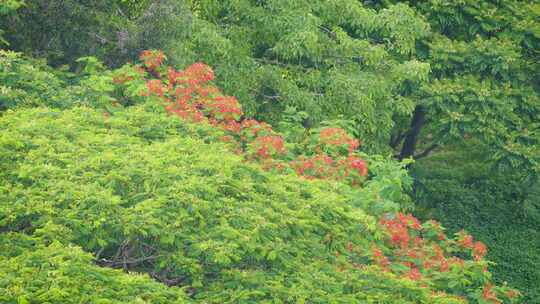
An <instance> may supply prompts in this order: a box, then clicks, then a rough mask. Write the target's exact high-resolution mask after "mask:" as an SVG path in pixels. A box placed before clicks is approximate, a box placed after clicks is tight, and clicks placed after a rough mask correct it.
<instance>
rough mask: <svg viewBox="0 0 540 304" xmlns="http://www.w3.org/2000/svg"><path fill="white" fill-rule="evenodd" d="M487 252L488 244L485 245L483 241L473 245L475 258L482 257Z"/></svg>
mask: <svg viewBox="0 0 540 304" xmlns="http://www.w3.org/2000/svg"><path fill="white" fill-rule="evenodd" d="M486 253H487V248H486V245H484V244H483V243H482V242H476V243H474V246H473V256H474V259H475V260H477V261H478V260H480V259H482V258H483V257H484V256H485V255H486Z"/></svg>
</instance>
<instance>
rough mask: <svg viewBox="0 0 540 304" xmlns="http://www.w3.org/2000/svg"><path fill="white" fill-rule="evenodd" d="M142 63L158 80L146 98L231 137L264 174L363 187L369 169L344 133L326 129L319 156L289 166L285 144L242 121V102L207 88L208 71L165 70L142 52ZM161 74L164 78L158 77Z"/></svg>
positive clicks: (264, 127) (197, 67) (201, 67)
mask: <svg viewBox="0 0 540 304" xmlns="http://www.w3.org/2000/svg"><path fill="white" fill-rule="evenodd" d="M140 59H141V60H142V61H143V66H144V67H145V68H146V69H147V71H148V72H149V74H150V75H151V76H153V77H155V78H154V79H148V80H147V82H146V87H147V88H146V91H145V92H144V93H143V94H142V95H143V96H155V97H158V98H159V99H160V100H161V101H162V102H163V103H164V105H165V109H166V110H167V111H168V112H169V113H174V114H176V115H178V116H180V117H181V118H183V119H186V120H189V121H191V122H203V121H206V122H208V123H210V124H211V125H213V126H215V127H217V128H220V129H221V130H223V131H225V132H226V133H227V137H225V138H226V140H227V141H228V142H231V141H236V142H237V144H238V145H236V146H237V147H244V149H246V150H244V151H243V153H244V154H246V155H247V156H249V157H250V158H252V159H255V160H258V161H260V162H261V163H262V164H263V167H264V168H267V169H272V168H276V169H279V170H282V169H283V168H285V167H290V168H293V169H294V170H295V171H296V172H297V173H298V174H299V175H301V176H304V177H306V178H321V179H322V178H334V179H344V178H346V179H347V180H349V181H350V182H351V184H353V185H359V184H360V183H361V182H362V181H363V179H365V177H366V176H367V174H368V168H367V163H366V162H365V161H364V160H362V159H361V158H359V157H357V156H355V155H354V151H355V150H356V149H357V148H358V147H359V145H360V144H359V142H358V141H357V140H355V139H353V138H352V137H351V136H349V135H348V134H347V132H345V130H343V129H340V128H323V129H322V130H321V131H320V133H319V142H318V143H317V144H316V145H315V149H314V150H315V152H317V153H318V154H317V155H316V156H311V157H308V156H300V157H298V158H297V159H296V160H294V161H292V162H286V161H285V160H284V159H283V158H284V157H285V155H286V154H287V150H286V148H285V142H284V140H283V138H282V137H281V136H280V135H278V134H277V133H276V132H274V131H273V130H272V127H271V126H270V125H268V124H266V123H262V122H258V121H256V120H253V119H248V120H242V115H243V111H242V106H241V105H240V103H239V102H238V100H237V99H236V98H235V97H233V96H225V95H223V94H222V93H221V91H220V90H219V89H218V88H216V87H215V86H213V85H211V84H210V83H209V82H210V81H212V80H213V79H214V72H213V71H212V69H211V68H210V67H209V66H207V65H205V64H203V63H195V64H193V65H191V66H189V67H187V68H186V69H185V70H183V71H177V70H175V69H173V68H170V67H169V68H168V69H165V68H164V67H163V66H162V64H163V61H164V60H165V56H164V55H163V53H162V52H160V51H144V52H143V53H142V54H141V56H140ZM160 71H166V72H163V73H161V74H160ZM162 74H164V75H162ZM164 82H165V83H164ZM343 154H345V156H344V155H343Z"/></svg>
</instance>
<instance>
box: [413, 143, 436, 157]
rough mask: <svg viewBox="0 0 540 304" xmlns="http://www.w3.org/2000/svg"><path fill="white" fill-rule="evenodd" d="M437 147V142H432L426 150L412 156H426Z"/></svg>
mask: <svg viewBox="0 0 540 304" xmlns="http://www.w3.org/2000/svg"><path fill="white" fill-rule="evenodd" d="M438 147H439V145H438V144H433V145H431V146H429V148H427V149H426V150H424V152H422V153H419V154H416V155H414V156H413V158H414V159H420V158H423V157H426V156H428V155H429V154H430V153H431V152H433V150H435V149H437V148H438Z"/></svg>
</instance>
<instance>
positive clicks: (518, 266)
mask: <svg viewBox="0 0 540 304" xmlns="http://www.w3.org/2000/svg"><path fill="white" fill-rule="evenodd" d="M469 142H470V143H468V144H467V145H459V146H455V147H453V148H452V149H447V150H446V151H445V152H444V153H441V154H440V155H436V156H435V155H434V156H433V157H431V158H428V159H425V160H422V161H419V162H418V163H417V164H415V166H414V168H413V171H412V172H413V175H414V177H415V179H416V183H415V184H416V186H415V189H416V191H415V195H414V199H415V201H416V202H417V204H418V208H417V211H418V214H419V215H421V216H422V217H423V218H436V219H437V220H440V221H441V222H442V224H443V225H444V226H445V227H447V228H448V231H449V232H452V233H453V232H457V231H459V230H460V229H462V227H467V230H469V231H470V232H471V233H472V234H473V235H475V236H476V237H477V238H478V239H480V240H482V241H483V242H485V243H486V244H489V248H490V250H489V252H488V255H487V256H488V259H489V260H491V261H493V262H494V263H495V264H494V265H493V268H492V269H493V275H494V279H495V280H496V281H497V282H499V283H503V282H504V281H506V282H508V284H510V285H512V286H514V287H516V288H518V289H519V290H520V291H522V292H523V294H524V298H523V302H524V303H539V302H538V301H539V299H540V290H539V289H538V284H537V282H539V281H540V272H539V271H538V269H539V267H538V265H537V264H538V261H539V260H540V242H539V240H540V234H539V233H540V192H539V191H540V186H539V185H529V184H527V183H526V182H524V181H523V180H524V179H525V180H526V178H524V177H523V176H520V175H526V173H525V172H520V173H518V174H516V173H515V172H512V171H510V172H508V171H494V170H492V168H491V167H490V166H489V162H487V161H486V152H485V147H483V146H482V145H480V144H479V143H478V142H476V141H469Z"/></svg>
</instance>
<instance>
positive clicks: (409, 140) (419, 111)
mask: <svg viewBox="0 0 540 304" xmlns="http://www.w3.org/2000/svg"><path fill="white" fill-rule="evenodd" d="M425 120H426V110H425V109H424V107H423V106H417V107H416V109H414V114H413V118H412V121H411V127H410V129H409V131H408V132H407V135H406V136H405V142H404V143H403V147H402V148H401V152H400V154H399V160H402V159H404V158H409V157H413V156H414V152H415V151H416V142H417V141H418V135H419V134H420V130H422V126H423V125H424V122H425Z"/></svg>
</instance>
